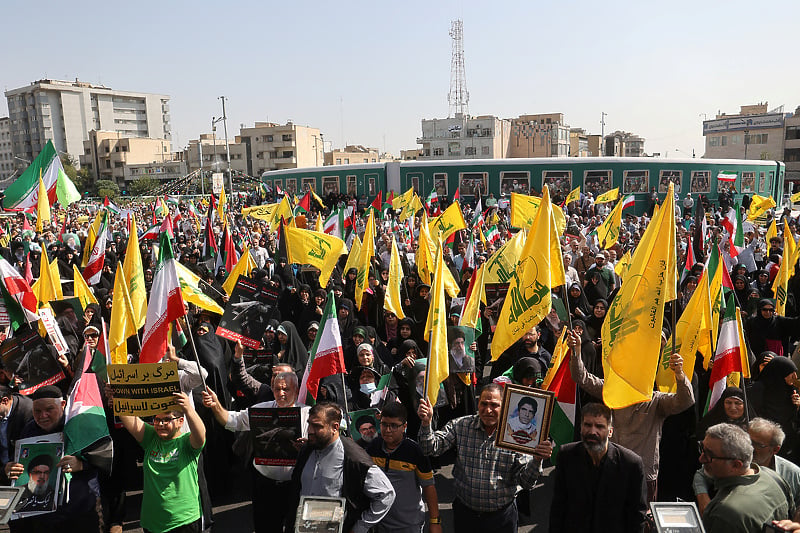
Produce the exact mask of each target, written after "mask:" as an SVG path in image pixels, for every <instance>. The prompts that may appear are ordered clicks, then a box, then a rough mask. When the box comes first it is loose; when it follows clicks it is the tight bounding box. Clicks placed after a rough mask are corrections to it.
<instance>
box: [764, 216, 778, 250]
mask: <svg viewBox="0 0 800 533" xmlns="http://www.w3.org/2000/svg"><path fill="white" fill-rule="evenodd" d="M775 220H776V219H775V218H773V219H772V223H770V225H769V229H767V236H766V237H765V239H766V241H767V244H769V240H770V239H771V238H773V237H777V236H778V225H777V224H776V223H775Z"/></svg>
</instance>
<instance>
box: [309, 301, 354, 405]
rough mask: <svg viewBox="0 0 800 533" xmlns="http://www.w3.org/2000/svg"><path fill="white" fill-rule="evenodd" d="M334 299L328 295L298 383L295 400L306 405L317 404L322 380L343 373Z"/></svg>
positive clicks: (342, 352)
mask: <svg viewBox="0 0 800 533" xmlns="http://www.w3.org/2000/svg"><path fill="white" fill-rule="evenodd" d="M335 300H336V298H335V297H334V295H333V291H331V292H329V293H328V302H327V304H325V310H324V311H323V313H322V320H320V322H321V324H320V326H321V327H320V330H319V333H317V338H316V339H315V340H314V344H313V345H312V347H311V350H309V352H308V353H309V358H308V363H306V370H305V372H304V373H303V380H302V382H301V383H300V392H299V393H298V394H297V398H298V399H300V401H303V403H305V404H306V405H314V404H315V403H317V391H318V390H319V382H320V380H321V379H322V378H325V377H328V376H333V375H334V374H341V373H344V372H345V367H344V350H343V349H342V336H341V335H340V333H339V321H338V319H337V317H336V302H335Z"/></svg>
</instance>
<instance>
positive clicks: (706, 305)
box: [656, 275, 711, 392]
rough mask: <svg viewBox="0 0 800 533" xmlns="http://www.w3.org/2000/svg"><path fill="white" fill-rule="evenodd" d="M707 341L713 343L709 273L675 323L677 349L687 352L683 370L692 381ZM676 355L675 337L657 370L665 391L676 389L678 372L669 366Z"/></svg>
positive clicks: (701, 280)
mask: <svg viewBox="0 0 800 533" xmlns="http://www.w3.org/2000/svg"><path fill="white" fill-rule="evenodd" d="M703 343H708V344H710V343H711V293H710V292H709V287H708V276H707V275H703V276H702V277H701V278H700V281H699V282H698V284H697V288H696V289H695V291H694V294H692V297H691V298H689V303H688V304H686V309H684V311H683V313H682V314H681V317H680V319H679V320H678V323H677V324H676V325H675V351H677V352H678V353H680V354H682V355H683V369H684V372H685V373H686V377H688V378H689V380H690V381H691V379H692V375H693V374H694V361H695V357H696V353H697V351H698V349H699V348H700V345H701V344H703ZM670 355H672V337H670V338H669V340H668V341H667V344H665V345H664V347H663V348H662V349H661V359H660V360H659V364H658V372H657V373H656V385H657V386H658V390H660V391H661V392H675V391H676V390H677V384H676V383H675V374H673V372H672V371H671V370H670V369H669V358H670Z"/></svg>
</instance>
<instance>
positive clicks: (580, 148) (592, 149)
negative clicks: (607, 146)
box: [569, 128, 603, 157]
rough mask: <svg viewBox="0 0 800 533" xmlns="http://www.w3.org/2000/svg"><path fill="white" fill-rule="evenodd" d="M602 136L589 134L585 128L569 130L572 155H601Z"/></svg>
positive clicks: (570, 154) (570, 153) (570, 152)
mask: <svg viewBox="0 0 800 533" xmlns="http://www.w3.org/2000/svg"><path fill="white" fill-rule="evenodd" d="M602 145H603V143H602V137H601V136H600V135H589V134H588V133H586V130H584V129H583V128H570V130H569V156H570V157H599V156H600V154H601V153H602Z"/></svg>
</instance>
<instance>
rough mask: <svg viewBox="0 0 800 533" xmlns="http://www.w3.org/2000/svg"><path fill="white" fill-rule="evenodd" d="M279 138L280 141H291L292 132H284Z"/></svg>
mask: <svg viewBox="0 0 800 533" xmlns="http://www.w3.org/2000/svg"><path fill="white" fill-rule="evenodd" d="M281 140H282V141H291V140H292V134H291V133H284V134H283V135H281Z"/></svg>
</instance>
